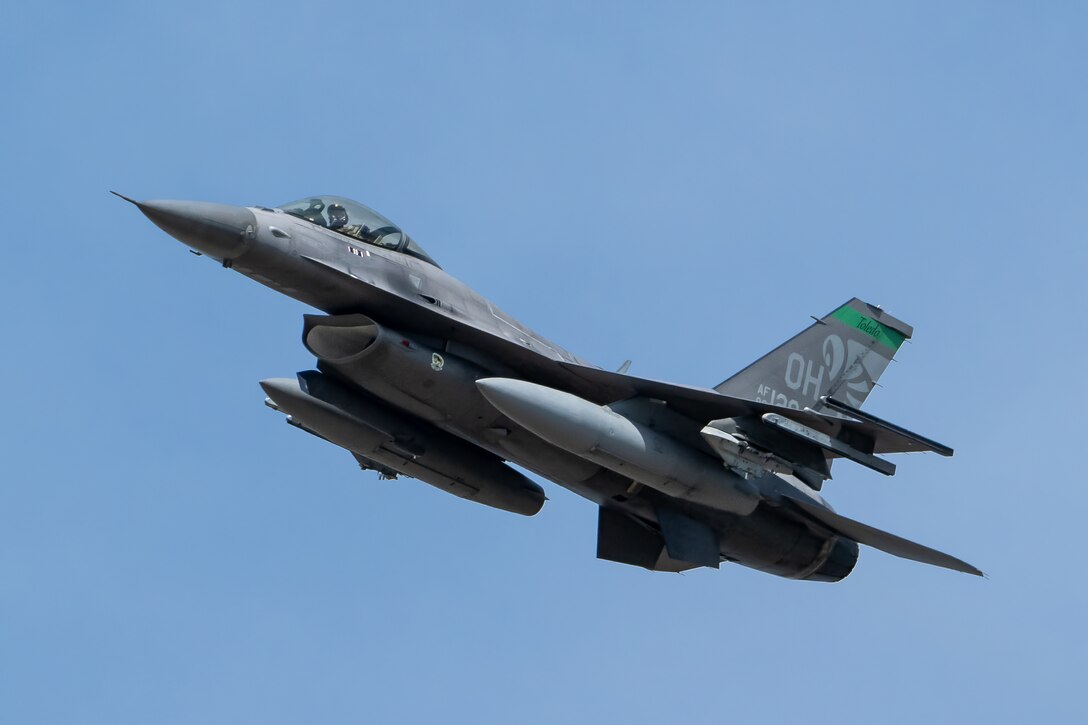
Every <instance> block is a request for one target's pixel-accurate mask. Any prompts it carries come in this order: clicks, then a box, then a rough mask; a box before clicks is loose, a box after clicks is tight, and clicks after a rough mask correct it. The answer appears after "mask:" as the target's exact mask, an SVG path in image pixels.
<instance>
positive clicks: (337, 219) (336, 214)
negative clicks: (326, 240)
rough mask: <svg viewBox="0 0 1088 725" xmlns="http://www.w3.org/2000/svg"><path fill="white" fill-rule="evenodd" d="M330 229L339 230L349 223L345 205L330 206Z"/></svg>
mask: <svg viewBox="0 0 1088 725" xmlns="http://www.w3.org/2000/svg"><path fill="white" fill-rule="evenodd" d="M328 213H329V229H339V228H340V227H342V226H344V225H346V224H347V223H348V210H347V209H345V208H344V205H343V204H329V208H328Z"/></svg>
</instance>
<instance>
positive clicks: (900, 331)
mask: <svg viewBox="0 0 1088 725" xmlns="http://www.w3.org/2000/svg"><path fill="white" fill-rule="evenodd" d="M118 196H121V195H120V194H118ZM121 198H123V199H125V200H126V201H129V202H131V203H133V204H135V205H136V207H137V208H138V209H139V210H140V211H141V212H143V214H144V215H145V216H147V218H148V219H150V220H151V221H152V222H154V223H155V224H156V225H157V226H158V227H159V228H161V229H162V230H163V231H165V232H166V233H167V234H169V235H171V236H173V237H174V238H176V239H177V240H179V241H180V242H182V243H183V244H185V245H187V246H189V247H190V248H192V250H193V251H195V252H197V253H199V254H202V255H205V256H207V257H210V258H211V259H214V260H216V261H217V262H219V263H221V264H222V266H223V267H226V268H228V269H232V270H234V271H235V272H239V273H241V274H243V275H245V276H246V277H249V278H250V279H254V280H256V281H258V282H260V283H261V284H263V285H265V286H267V287H271V288H272V289H274V290H276V291H277V292H280V293H282V294H285V295H289V296H290V297H293V298H295V299H297V300H299V301H301V302H304V303H306V304H308V305H311V306H312V307H314V308H316V309H317V310H320V311H321V312H322V313H323V314H310V315H305V316H304V318H303V329H302V342H303V344H304V345H305V346H306V349H307V350H308V351H309V352H310V353H312V354H313V356H314V357H315V358H317V366H316V367H317V369H316V370H307V371H304V372H300V373H298V374H297V375H296V376H295V377H293V378H271V379H268V380H264V381H261V387H262V388H264V391H265V394H266V395H267V399H266V400H265V403H266V405H268V406H269V407H270V408H272V409H273V410H276V411H279V412H281V413H283V414H285V415H286V416H287V422H288V423H290V424H291V425H293V426H295V427H297V428H300V429H302V430H304V431H306V432H308V433H312V434H313V435H316V436H318V437H320V438H322V439H324V440H326V441H328V442H329V443H332V444H333V445H335V446H339V447H341V448H344V449H346V450H347V451H349V452H350V453H351V454H352V455H353V456H354V457H355V459H356V460H357V461H358V463H359V465H360V466H361V467H362V468H363V469H364V470H370V471H374V472H376V473H377V475H378V476H380V477H381V478H384V479H393V478H398V477H400V476H406V477H411V478H416V479H419V480H420V481H423V482H424V483H429V484H430V485H432V486H434V487H435V488H438V489H440V490H443V491H447V492H449V493H452V494H454V495H455V496H459V497H461V498H463V499H466V500H468V501H474V502H476V503H481V504H486V505H488V506H493V507H495V508H498V509H503V510H505V511H512V512H514V513H518V514H523V515H526V516H532V515H533V514H535V513H537V512H538V511H539V510H540V509H541V507H542V506H543V505H544V501H545V496H544V491H543V489H542V488H541V487H540V486H539V485H537V484H536V483H535V482H534V481H532V480H530V479H529V478H528V477H526V476H525V475H523V474H522V473H520V472H519V471H517V470H515V469H514V468H513V467H511V466H510V465H508V463H507V462H513V463H516V464H517V465H518V466H520V467H522V468H524V469H527V470H529V471H532V472H533V473H535V474H537V475H539V476H541V477H543V478H546V479H548V480H549V481H553V482H555V483H557V484H559V485H560V486H563V487H565V488H567V489H570V490H571V491H574V492H575V493H577V494H579V495H581V496H583V497H585V498H587V499H589V500H590V501H592V502H594V503H595V504H597V506H598V507H599V509H598V510H599V514H598V523H597V527H598V528H597V556H598V557H599V558H601V559H608V560H611V561H615V562H620V563H623V564H633V565H635V566H640V567H645V568H647V569H650V570H654V571H673V572H676V571H683V570H686V569H692V568H695V567H700V566H707V567H715V568H717V567H718V566H719V565H720V564H721V562H723V561H727V562H734V563H737V564H742V565H744V566H748V567H752V568H754V569H758V570H760V571H765V572H768V573H771V574H777V575H779V576H783V577H790V578H794V579H807V580H812V581H824V582H834V581H839V580H840V579H843V578H844V577H845V576H847V575H848V574H849V573H850V571H851V570H852V569H853V568H854V564H855V563H856V562H857V558H858V544H866V545H867V546H872V547H875V548H877V549H880V550H882V551H885V552H888V553H890V554H894V555H896V556H900V557H904V558H907V559H913V560H915V561H919V562H924V563H927V564H934V565H936V566H941V567H945V568H948V569H955V570H956V571H961V572H966V573H969V574H975V575H981V574H982V572H980V571H979V570H978V569H976V568H975V567H973V566H971V565H970V564H968V563H966V562H964V561H961V560H959V559H957V558H955V557H952V556H949V555H948V554H943V553H941V552H939V551H935V550H934V549H930V548H928V547H926V546H922V545H920V544H916V543H914V542H912V541H908V540H906V539H903V538H900V537H898V536H894V535H892V534H889V533H886V532H884V531H880V530H879V529H875V528H873V527H871V526H867V525H865V524H863V523H860V522H858V521H855V520H853V519H850V518H847V517H845V516H843V515H841V514H839V513H837V512H835V511H834V510H833V509H832V508H831V507H830V506H829V505H828V504H827V503H826V502H825V501H824V499H823V496H822V495H821V489H822V488H823V486H824V483H825V482H826V481H827V480H828V479H829V478H830V477H831V466H832V464H833V463H834V462H835V461H837V460H843V461H850V462H852V463H857V464H860V465H862V466H865V467H867V468H871V469H873V470H874V471H877V472H878V473H882V474H884V475H886V476H890V475H892V474H894V473H895V465H894V464H893V463H891V462H889V461H888V460H887V459H886V458H884V457H881V456H880V455H879V454H889V453H900V452H913V451H933V452H936V453H938V454H940V455H942V456H950V455H952V449H951V448H948V447H947V446H944V445H941V444H940V443H937V442H936V441H933V440H930V439H928V438H924V437H922V436H920V435H917V434H915V433H912V432H910V431H908V430H906V429H904V428H902V427H900V426H898V425H895V424H893V423H889V422H888V421H885V420H882V419H881V418H878V417H876V416H875V415H872V414H870V413H868V412H865V411H863V410H861V406H862V404H863V403H864V402H865V398H866V396H867V395H868V394H869V392H870V391H871V390H872V388H873V386H874V385H875V384H876V381H877V378H879V377H880V374H881V373H882V372H884V368H885V367H887V365H888V363H889V361H890V360H891V359H892V356H893V355H894V354H895V352H896V350H897V349H898V348H899V346H900V345H902V343H903V341H904V340H906V339H907V338H909V337H910V336H911V334H912V332H913V330H912V328H911V326H910V325H908V324H906V323H904V322H902V321H900V320H898V319H896V318H895V317H892V316H891V315H890V314H888V313H887V312H884V311H883V310H882V309H881V308H880V307H875V306H873V305H870V304H867V303H865V302H862V301H861V300H859V299H856V298H855V299H851V300H849V301H848V302H846V303H845V304H842V305H840V306H838V307H836V308H835V309H834V310H832V311H831V312H830V313H828V314H827V315H825V316H824V317H823V318H821V319H819V320H816V322H815V324H813V325H812V326H810V327H809V328H807V329H806V330H804V331H803V332H801V333H800V334H798V335H797V336H795V337H793V338H791V339H790V340H788V341H786V342H785V343H783V344H782V345H780V346H779V347H778V348H776V349H775V350H772V351H771V352H769V353H768V354H766V355H764V356H763V357H762V358H760V359H759V360H757V361H756V362H754V363H752V364H751V365H749V366H748V367H747V368H745V369H743V370H741V371H740V372H738V373H737V374H735V375H733V376H732V377H730V378H728V379H727V380H725V381H724V382H722V383H720V384H719V385H717V386H716V387H714V388H713V389H711V388H701V387H691V386H687V385H676V384H672V383H665V382H659V381H656V380H647V379H643V378H639V377H635V376H633V375H628V374H627V373H626V366H625V367H624V369H623V370H621V371H620V372H611V371H608V370H602V369H601V368H599V367H597V366H595V365H592V364H590V363H588V362H586V361H585V360H582V359H580V358H578V357H577V356H575V355H574V354H572V353H570V352H567V351H566V350H564V349H563V348H561V347H559V346H558V345H556V344H555V343H553V342H550V341H549V340H546V339H544V338H543V337H541V336H540V335H538V334H536V333H535V332H533V331H532V330H530V329H529V328H527V327H525V326H524V325H522V324H520V323H519V322H518V321H516V320H514V319H513V318H512V317H510V316H509V315H507V314H506V313H504V312H503V311H502V310H500V309H499V308H498V307H496V306H495V305H494V304H492V303H491V302H489V301H488V300H486V299H484V298H483V297H481V296H480V295H479V294H477V293H476V292H474V291H473V290H472V289H470V288H469V287H467V286H466V285H464V284H462V283H461V282H460V281H458V280H457V279H455V278H454V277H452V276H450V275H449V274H447V273H446V272H444V271H443V270H442V268H441V267H440V266H438V264H437V263H436V262H435V260H434V259H432V258H431V256H430V255H429V254H427V252H425V251H424V250H423V248H422V247H421V246H420V245H419V244H417V243H416V241H415V240H413V239H412V238H411V237H409V236H408V235H407V234H405V233H404V232H403V231H402V230H401V229H400V228H399V227H398V226H397V225H395V224H393V223H392V222H391V221H389V220H388V219H386V218H384V217H382V216H381V215H379V214H377V213H376V212H374V211H373V210H371V209H369V208H367V207H365V206H363V205H362V204H358V203H356V202H353V201H350V200H348V199H343V198H339V197H335V196H312V197H307V198H305V199H302V200H301V201H297V202H292V203H290V204H284V205H283V206H280V207H276V208H272V207H263V206H258V207H236V206H228V205H224V204H213V203H206V202H190V201H134V200H132V199H128V198H127V197H121Z"/></svg>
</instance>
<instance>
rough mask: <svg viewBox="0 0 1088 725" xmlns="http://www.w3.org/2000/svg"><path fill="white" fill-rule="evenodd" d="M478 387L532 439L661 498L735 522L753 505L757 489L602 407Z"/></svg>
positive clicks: (551, 394) (499, 385) (494, 385)
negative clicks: (720, 514) (723, 514)
mask: <svg viewBox="0 0 1088 725" xmlns="http://www.w3.org/2000/svg"><path fill="white" fill-rule="evenodd" d="M476 386H477V387H478V388H479V389H480V392H481V393H483V396H484V397H485V398H487V400H488V402H490V403H491V404H492V405H494V406H495V408H496V409H497V410H499V412H501V413H502V414H503V415H505V416H506V417H508V418H510V420H512V421H514V422H515V423H516V424H518V425H519V426H521V427H523V428H525V429H526V430H528V431H529V432H531V433H533V434H534V435H536V436H538V437H540V438H542V439H544V440H545V441H547V442H548V443H551V444H552V445H554V446H556V447H558V448H562V449H563V450H565V451H569V452H570V453H573V454H574V455H576V456H578V457H580V458H584V459H585V460H588V461H592V462H593V463H596V464H597V465H599V466H603V467H604V468H607V469H609V470H612V471H615V472H616V473H619V474H621V475H623V476H627V477H628V478H631V479H633V480H635V481H637V482H638V483H642V484H645V485H646V486H649V487H650V488H653V489H656V490H658V491H661V492H662V493H664V494H667V495H669V496H673V497H676V498H682V499H687V500H689V501H693V502H696V503H701V504H705V505H707V506H712V507H714V508H717V509H721V510H725V511H730V512H732V513H737V514H749V513H751V512H752V511H753V510H754V509H755V507H756V505H757V504H758V503H759V494H758V490H757V489H756V487H755V486H754V485H753V484H752V483H750V482H749V481H747V480H746V479H744V478H741V477H740V476H738V475H736V474H735V473H733V472H731V471H728V470H726V469H725V468H723V467H722V466H721V462H720V461H716V460H715V459H712V458H711V457H710V456H707V455H704V454H703V453H700V452H699V451H698V450H696V449H694V448H691V447H690V446H686V445H684V444H682V443H679V442H678V441H676V440H674V439H672V438H670V437H668V436H666V435H663V434H661V433H658V432H657V431H655V430H653V429H651V428H649V427H647V426H645V425H642V424H640V423H637V422H635V421H633V420H631V419H629V418H625V417H624V416H622V415H619V414H618V413H615V412H614V411H612V410H611V409H609V408H608V407H605V406H600V405H597V404H595V403H591V402H590V401H588V400H585V399H583V398H579V397H578V396H576V395H571V394H570V393H565V392H563V391H560V390H555V389H554V388H548V387H545V386H543V385H537V384H535V383H528V382H525V381H523V380H512V379H510V378H484V379H482V380H477V381H476Z"/></svg>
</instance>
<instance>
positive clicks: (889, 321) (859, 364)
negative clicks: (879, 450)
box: [715, 297, 914, 415]
mask: <svg viewBox="0 0 1088 725" xmlns="http://www.w3.org/2000/svg"><path fill="white" fill-rule="evenodd" d="M913 332H914V330H913V328H911V326H910V325H908V324H906V323H905V322H902V321H900V320H897V319H896V318H894V317H892V316H891V315H889V314H888V313H886V312H884V311H883V310H881V309H880V308H879V307H876V306H874V305H870V304H868V303H866V302H862V301H861V300H859V299H857V298H856V297H855V298H854V299H852V300H850V301H849V302H847V303H846V304H844V305H842V306H840V307H838V308H837V309H835V310H834V311H833V312H831V313H829V314H827V315H825V316H824V317H823V318H822V319H820V320H818V321H817V322H816V323H815V324H814V325H812V326H810V327H809V328H807V329H806V330H804V331H803V332H801V333H800V334H798V335H795V336H794V337H792V338H791V339H789V340H787V341H786V342H785V343H783V344H782V345H780V346H778V347H777V348H775V349H774V350H772V351H771V352H769V353H768V354H766V355H764V356H763V357H762V358H760V359H759V360H757V361H756V362H754V363H752V364H751V365H749V366H748V367H746V368H745V369H743V370H741V371H740V372H739V373H737V374H736V375H734V376H733V377H731V378H729V379H728V380H725V381H724V382H722V383H721V384H720V385H718V386H716V387H715V390H717V391H718V392H720V393H724V394H726V395H732V396H735V397H738V398H747V399H749V400H756V401H759V402H762V403H770V404H771V405H779V406H782V407H784V408H801V409H804V408H811V409H813V410H821V409H822V407H823V405H822V403H821V402H820V398H821V397H823V396H825V395H827V396H831V397H835V398H838V399H840V400H843V401H845V402H847V403H849V404H850V405H852V406H854V407H861V404H862V403H863V402H864V401H865V398H867V397H868V395H869V393H870V392H872V389H873V386H874V385H875V384H876V381H877V379H878V378H879V377H880V375H881V373H883V372H884V369H885V368H886V367H887V366H888V363H889V362H890V361H891V358H892V355H894V354H895V351H896V350H898V349H899V347H900V346H901V345H902V344H903V341H904V340H906V339H908V338H910V336H911V335H912V334H913ZM821 412H829V413H830V414H832V415H834V413H833V412H830V411H823V410H821Z"/></svg>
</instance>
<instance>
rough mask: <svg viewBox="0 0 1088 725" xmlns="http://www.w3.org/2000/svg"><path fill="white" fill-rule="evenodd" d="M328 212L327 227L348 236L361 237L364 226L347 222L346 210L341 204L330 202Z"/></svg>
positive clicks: (364, 229)
mask: <svg viewBox="0 0 1088 725" xmlns="http://www.w3.org/2000/svg"><path fill="white" fill-rule="evenodd" d="M328 213H329V229H335V230H336V231H338V232H340V233H341V234H347V235H348V236H349V237H355V238H356V239H362V238H363V233H364V232H365V231H366V227H364V226H363V225H361V224H348V210H347V209H345V208H344V205H343V204H330V205H329V208H328Z"/></svg>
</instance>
